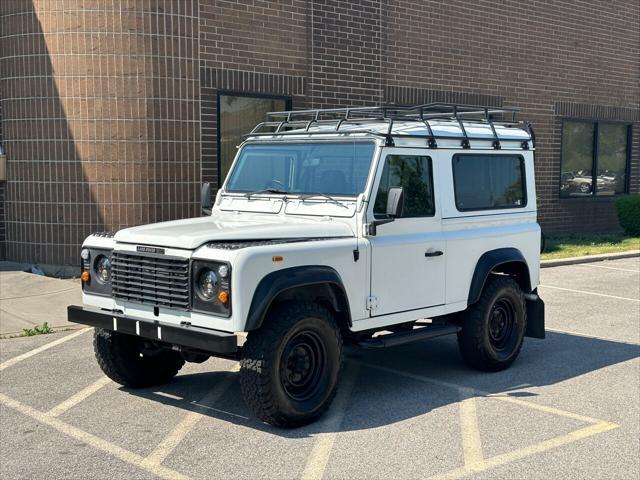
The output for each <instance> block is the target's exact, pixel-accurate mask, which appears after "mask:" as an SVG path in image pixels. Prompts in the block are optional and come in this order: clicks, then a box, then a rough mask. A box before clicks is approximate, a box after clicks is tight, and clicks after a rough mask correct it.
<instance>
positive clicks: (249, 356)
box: [240, 301, 342, 428]
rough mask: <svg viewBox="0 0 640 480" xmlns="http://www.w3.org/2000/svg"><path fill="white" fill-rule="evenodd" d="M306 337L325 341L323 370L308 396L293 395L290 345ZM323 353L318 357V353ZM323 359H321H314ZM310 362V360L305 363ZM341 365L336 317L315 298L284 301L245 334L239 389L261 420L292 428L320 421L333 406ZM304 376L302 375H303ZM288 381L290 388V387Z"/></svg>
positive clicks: (340, 340) (340, 346)
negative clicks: (330, 406) (261, 324)
mask: <svg viewBox="0 0 640 480" xmlns="http://www.w3.org/2000/svg"><path fill="white" fill-rule="evenodd" d="M305 335H307V336H312V337H313V338H315V339H317V340H318V341H319V342H321V343H322V348H323V349H324V352H325V355H324V359H325V362H324V363H323V364H324V365H325V367H324V368H320V369H319V371H320V372H321V373H319V374H318V375H319V377H315V376H314V377H315V378H319V380H317V382H318V384H317V386H315V387H310V388H311V391H312V392H314V393H313V394H309V395H310V398H308V399H306V400H300V399H297V398H294V396H292V394H291V392H289V391H288V388H289V389H291V388H292V387H291V386H290V385H291V384H287V382H288V380H287V379H288V378H290V376H289V375H288V373H289V370H288V365H289V363H288V362H287V359H290V358H291V354H292V350H291V349H292V348H293V347H292V344H293V345H297V344H298V343H297V342H300V341H301V340H300V339H301V338H305ZM318 357H319V355H318ZM316 363H319V362H316ZM305 365H306V363H305ZM341 369H342V336H341V334H340V329H339V328H338V325H337V323H336V319H335V318H334V315H333V314H332V313H331V312H330V311H329V310H327V309H326V308H325V307H323V306H322V305H319V304H316V303H312V302H297V301H294V302H286V303H282V304H281V305H279V306H277V307H275V308H274V309H272V310H271V311H270V312H269V313H268V315H267V318H265V321H264V324H263V326H262V327H260V329H258V330H255V331H252V332H250V333H249V335H248V336H247V341H246V342H245V344H244V347H243V354H242V360H241V361H240V387H241V390H242V395H243V397H244V399H245V402H246V403H247V405H248V406H249V408H250V409H251V410H252V411H253V412H254V414H255V415H256V416H257V417H258V418H259V419H260V420H262V421H264V422H267V423H269V424H271V425H274V426H277V427H282V428H294V427H299V426H302V425H306V424H309V423H311V422H314V421H315V420H317V419H318V418H319V417H320V416H322V414H323V413H324V412H325V411H326V410H327V409H328V408H329V405H330V404H331V402H332V400H333V398H334V396H335V394H336V389H337V384H338V378H339V374H340V370H341ZM303 378H304V376H303ZM287 385H288V386H287Z"/></svg>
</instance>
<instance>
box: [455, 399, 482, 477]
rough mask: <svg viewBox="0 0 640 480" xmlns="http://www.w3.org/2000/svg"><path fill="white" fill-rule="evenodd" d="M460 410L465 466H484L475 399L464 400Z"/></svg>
mask: <svg viewBox="0 0 640 480" xmlns="http://www.w3.org/2000/svg"><path fill="white" fill-rule="evenodd" d="M459 410H460V430H461V433H462V451H463V454H464V466H465V467H466V468H473V467H475V466H477V465H482V463H483V462H484V456H483V454H482V441H481V440H480V428H479V427H478V415H477V412H476V400H475V398H473V397H470V398H465V399H464V400H462V402H460V409H459Z"/></svg>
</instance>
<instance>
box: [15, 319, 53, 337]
mask: <svg viewBox="0 0 640 480" xmlns="http://www.w3.org/2000/svg"><path fill="white" fill-rule="evenodd" d="M46 333H53V329H52V328H51V327H50V326H49V324H48V323H47V322H44V323H43V324H42V325H36V326H35V327H33V328H23V329H22V333H21V334H20V336H21V337H33V336H34V335H44V334H46Z"/></svg>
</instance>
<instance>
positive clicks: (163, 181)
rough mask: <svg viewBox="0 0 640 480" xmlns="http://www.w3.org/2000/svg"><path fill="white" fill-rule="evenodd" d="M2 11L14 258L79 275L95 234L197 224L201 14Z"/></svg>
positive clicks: (182, 5)
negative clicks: (80, 257) (188, 220)
mask: <svg viewBox="0 0 640 480" xmlns="http://www.w3.org/2000/svg"><path fill="white" fill-rule="evenodd" d="M0 4H1V6H0V9H1V10H0V15H1V16H2V17H1V20H0V21H1V22H2V23H1V25H0V27H1V28H0V32H2V33H1V34H0V71H1V72H2V78H1V80H0V82H1V88H2V100H1V103H2V109H3V115H4V121H3V124H4V125H3V126H4V137H5V141H4V144H5V146H6V149H7V154H8V158H9V164H8V167H9V168H8V178H9V181H8V183H7V190H6V226H7V238H6V248H7V256H8V257H9V258H11V259H13V260H19V261H29V262H40V263H70V264H74V263H76V262H77V254H78V253H77V252H78V246H79V244H80V243H81V242H82V240H83V239H84V238H85V237H86V236H87V235H88V234H90V233H91V232H93V231H103V230H117V229H120V228H122V227H125V226H130V225H136V224H143V223H148V222H155V221H160V220H168V219H173V218H182V217H186V216H190V215H194V214H196V213H197V201H198V200H197V199H198V190H199V183H200V124H199V105H198V102H199V95H200V85H199V73H198V68H199V66H198V60H197V58H198V20H197V15H198V5H197V2H196V1H195V0H183V1H179V2H178V1H158V2H156V1H153V2H150V1H143V0H135V1H134V0H129V1H122V2H121V1H103V0H93V1H91V0H73V1H72V0H56V1H45V0H42V1H33V2H31V1H23V0H8V1H7V0H3V1H2V2H0Z"/></svg>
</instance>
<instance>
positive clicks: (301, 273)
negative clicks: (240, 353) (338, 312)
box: [244, 265, 351, 332]
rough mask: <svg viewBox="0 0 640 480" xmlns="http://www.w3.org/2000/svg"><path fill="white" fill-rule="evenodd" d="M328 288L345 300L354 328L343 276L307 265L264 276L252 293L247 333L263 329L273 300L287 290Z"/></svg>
mask: <svg viewBox="0 0 640 480" xmlns="http://www.w3.org/2000/svg"><path fill="white" fill-rule="evenodd" d="M320 284H329V285H330V286H332V287H333V288H335V289H337V291H338V292H339V294H340V295H341V296H342V300H343V303H344V306H345V308H346V314H347V316H348V321H349V325H351V311H350V308H349V298H348V297H347V292H346V290H345V288H344V284H343V282H342V278H341V277H340V274H339V273H338V272H337V271H336V270H334V269H333V268H331V267H328V266H325V265H305V266H300V267H291V268H284V269H282V270H276V271H275V272H271V273H269V274H267V275H265V276H264V278H263V279H262V280H260V283H258V286H257V287H256V289H255V291H254V293H253V299H252V300H251V306H250V307H249V314H248V315H247V321H246V324H245V328H244V330H245V331H246V332H249V331H251V330H256V329H258V328H260V326H261V325H262V322H263V321H264V318H265V316H266V314H267V312H268V310H269V307H270V306H271V304H272V303H273V300H274V299H275V298H276V297H277V296H278V295H280V294H281V293H282V292H284V291H286V290H290V289H292V288H296V287H307V286H310V285H320Z"/></svg>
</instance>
